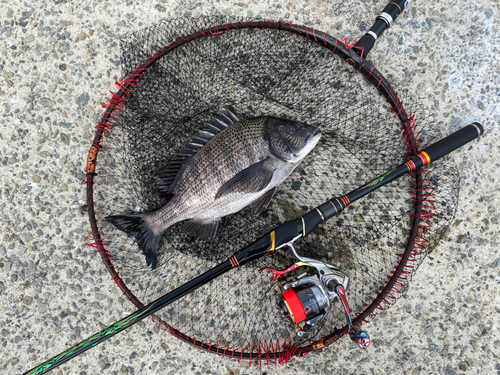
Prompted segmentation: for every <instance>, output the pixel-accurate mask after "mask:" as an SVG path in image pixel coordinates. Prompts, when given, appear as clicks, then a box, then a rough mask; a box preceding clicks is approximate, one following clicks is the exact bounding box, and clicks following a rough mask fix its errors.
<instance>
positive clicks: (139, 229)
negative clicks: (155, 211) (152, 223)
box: [106, 213, 161, 269]
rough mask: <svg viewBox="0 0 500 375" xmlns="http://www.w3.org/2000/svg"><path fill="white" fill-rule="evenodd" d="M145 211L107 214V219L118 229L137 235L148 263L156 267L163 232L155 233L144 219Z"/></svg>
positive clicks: (153, 267) (138, 242) (136, 237)
mask: <svg viewBox="0 0 500 375" xmlns="http://www.w3.org/2000/svg"><path fill="white" fill-rule="evenodd" d="M145 215H146V214H145V213H141V214H131V215H114V216H107V217H106V221H108V222H110V223H112V224H113V225H114V226H115V227H117V228H118V229H120V230H122V231H124V232H125V233H127V234H130V235H132V236H134V237H135V239H136V240H137V244H138V245H139V248H140V249H141V250H142V252H143V253H144V255H145V256H146V263H147V265H148V266H151V268H152V269H155V268H156V266H157V264H158V256H157V254H158V246H159V244H160V237H161V234H157V235H155V234H154V233H153V231H152V230H151V228H150V227H149V225H148V223H147V222H146V221H144V216H145Z"/></svg>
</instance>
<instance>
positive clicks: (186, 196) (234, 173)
mask: <svg viewBox="0 0 500 375" xmlns="http://www.w3.org/2000/svg"><path fill="white" fill-rule="evenodd" d="M316 130H317V127H314V126H310V125H307V124H304V123H301V122H298V121H292V120H285V119H281V118H276V117H266V116H264V117H257V118H252V119H245V120H238V118H237V117H236V116H235V115H234V114H233V113H231V112H229V111H227V113H226V114H222V113H220V120H219V119H212V122H211V123H210V124H208V125H206V126H205V128H204V130H202V131H200V132H199V134H198V136H197V137H196V138H195V139H194V141H193V142H191V143H189V144H188V145H187V146H186V148H185V149H183V150H181V151H180V152H179V154H178V155H177V157H176V158H175V159H174V160H173V161H172V162H171V163H170V164H169V165H168V166H167V167H166V168H165V169H164V170H163V171H161V172H160V173H159V183H158V184H159V188H160V191H161V192H163V193H164V194H173V197H172V199H171V200H170V201H169V202H168V203H167V204H166V205H165V206H163V207H162V208H160V209H159V210H157V211H151V212H145V213H141V214H132V215H117V216H108V217H107V218H106V220H107V221H109V222H111V223H113V224H114V225H115V226H116V227H117V228H119V229H121V230H123V231H125V232H126V233H128V234H131V235H133V236H134V237H135V238H136V239H137V242H138V245H139V247H140V248H141V250H142V251H143V253H144V254H145V255H146V261H147V264H148V265H151V266H152V268H156V265H157V262H158V260H157V250H158V244H159V241H160V237H161V233H162V232H163V231H164V230H165V229H167V228H168V227H170V226H171V225H173V224H175V223H177V222H180V221H184V220H188V219H189V221H188V222H187V223H186V224H184V229H185V230H187V231H189V232H191V233H193V234H197V235H199V236H201V237H212V238H214V237H215V235H216V232H217V227H218V225H219V222H220V219H221V218H222V217H223V216H226V215H230V214H233V213H236V212H238V211H240V210H241V209H243V208H244V207H247V206H248V205H252V208H253V212H254V213H260V212H261V211H262V210H263V209H264V208H266V207H267V205H268V204H269V202H270V200H271V198H272V196H273V194H274V192H275V191H276V187H277V186H278V185H279V184H281V183H282V182H283V181H284V180H285V179H286V178H287V177H288V176H289V175H290V173H292V171H293V170H294V169H295V168H296V167H297V166H298V165H299V163H300V162H301V161H302V159H303V158H304V157H305V156H306V155H307V154H308V153H309V152H310V151H311V150H312V149H313V148H314V146H316V144H317V143H318V141H319V139H320V137H321V134H315V133H316Z"/></svg>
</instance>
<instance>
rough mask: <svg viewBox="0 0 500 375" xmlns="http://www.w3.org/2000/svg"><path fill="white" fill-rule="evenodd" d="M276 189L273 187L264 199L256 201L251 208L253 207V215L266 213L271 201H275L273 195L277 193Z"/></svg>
mask: <svg viewBox="0 0 500 375" xmlns="http://www.w3.org/2000/svg"><path fill="white" fill-rule="evenodd" d="M276 189H277V188H276V187H273V188H272V189H271V190H269V191H268V192H267V193H265V194H264V195H263V196H262V197H260V198H259V199H257V200H256V201H254V202H253V203H252V204H251V206H250V207H252V213H253V214H254V215H258V214H260V213H261V212H262V211H264V210H265V209H266V208H267V206H269V202H271V199H273V195H274V193H275V192H276Z"/></svg>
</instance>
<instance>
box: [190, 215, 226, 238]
mask: <svg viewBox="0 0 500 375" xmlns="http://www.w3.org/2000/svg"><path fill="white" fill-rule="evenodd" d="M219 223H220V218H216V219H214V221H211V222H209V223H205V222H200V221H197V220H196V219H192V220H189V221H188V222H187V223H185V224H184V225H183V226H182V229H183V230H184V231H186V232H189V233H191V234H194V235H196V236H199V237H200V238H210V239H211V240H212V241H213V240H214V239H215V236H216V235H217V229H218V228H219Z"/></svg>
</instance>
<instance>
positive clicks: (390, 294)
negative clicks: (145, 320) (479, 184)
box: [84, 21, 434, 365]
mask: <svg viewBox="0 0 500 375" xmlns="http://www.w3.org/2000/svg"><path fill="white" fill-rule="evenodd" d="M244 28H246V29H266V30H269V29H274V30H276V31H277V32H289V33H293V34H297V35H300V36H302V37H304V38H307V39H310V40H312V41H314V42H315V43H317V44H319V45H321V46H323V47H324V48H326V49H328V50H330V51H331V52H333V53H334V54H336V55H337V56H339V57H340V58H341V59H343V60H345V61H347V62H348V63H349V64H350V65H352V67H353V69H356V70H357V71H358V72H359V73H361V74H362V75H364V76H365V77H366V79H367V80H368V81H369V82H370V83H372V84H373V85H374V86H375V88H376V89H377V91H378V92H379V93H380V94H381V95H382V96H384V97H385V98H386V101H387V102H388V103H389V104H390V105H391V106H392V108H393V109H392V112H394V113H395V114H396V115H397V116H398V117H399V119H400V121H401V136H402V138H403V139H404V141H405V144H406V147H407V150H408V155H409V156H411V155H413V154H415V153H417V152H418V151H420V149H421V148H420V147H419V144H420V142H421V141H420V138H419V133H418V132H417V130H416V118H415V116H414V115H413V114H411V113H407V112H406V111H405V109H404V105H403V104H404V103H403V101H402V100H401V99H400V97H399V94H398V93H397V92H396V91H394V90H393V88H392V86H391V84H390V83H389V82H388V81H387V80H386V79H385V78H384V77H383V75H382V74H381V73H380V72H379V71H378V70H377V69H376V68H375V67H374V66H373V65H371V64H370V63H369V62H367V61H366V60H364V59H363V51H360V54H359V55H358V54H357V53H356V52H355V51H354V49H356V48H357V47H355V46H353V45H351V44H349V43H348V42H349V40H348V39H344V40H342V41H341V40H339V39H337V38H334V37H331V36H329V35H328V34H326V33H325V32H321V31H318V30H315V29H314V28H308V27H307V26H305V25H302V26H299V25H292V24H290V23H285V22H282V21H247V22H243V21H239V22H234V23H231V22H229V23H224V24H221V25H216V26H213V27H210V28H208V29H204V30H199V31H196V32H193V33H191V34H189V35H186V36H184V37H180V38H178V39H176V40H175V41H173V42H172V43H170V44H169V45H167V46H165V47H163V48H161V49H159V50H158V51H157V52H156V54H154V55H153V56H151V57H149V58H148V59H146V60H145V61H144V62H143V63H142V64H140V65H139V66H138V67H137V68H136V69H135V70H134V71H133V72H132V73H131V74H130V75H129V76H128V77H127V78H125V79H124V80H121V81H118V82H116V85H117V87H118V91H117V92H116V93H114V92H111V95H112V97H111V99H109V100H108V102H107V103H106V105H104V106H103V107H104V108H105V111H104V113H103V114H102V116H101V119H100V121H99V123H98V124H97V125H96V127H95V136H94V140H93V141H92V145H91V148H90V151H89V154H88V159H87V166H86V168H85V172H86V175H85V181H84V183H85V184H86V189H87V211H88V215H89V222H90V227H91V232H90V235H89V236H88V240H89V243H88V245H87V246H90V247H93V248H94V249H95V251H96V252H97V253H98V254H99V255H100V257H101V260H102V261H103V263H104V265H105V267H106V269H107V270H108V272H109V273H110V274H111V278H112V280H114V281H115V283H116V284H117V285H118V287H119V288H120V289H121V290H122V292H123V294H124V295H125V296H126V297H127V299H128V300H129V301H131V302H132V303H133V304H134V305H135V306H136V307H137V308H141V307H143V306H144V304H143V303H142V302H141V301H140V300H139V299H138V298H137V297H136V296H135V295H134V293H133V292H132V291H131V290H130V289H129V288H128V287H127V285H126V284H125V282H124V281H123V280H122V279H121V277H120V275H119V273H118V272H117V270H116V269H115V266H114V265H113V257H112V255H111V254H110V252H109V251H108V250H107V249H106V246H107V244H106V243H105V242H104V239H103V238H102V237H101V234H100V232H99V227H98V223H97V219H96V215H95V211H94V199H93V186H94V184H95V180H94V177H95V176H96V161H97V156H98V154H99V152H100V151H103V150H104V149H103V148H102V141H103V139H104V137H105V136H106V135H107V134H109V132H110V131H111V127H112V125H113V123H114V122H115V121H116V119H117V118H118V116H120V113H121V111H122V110H123V105H124V103H125V102H126V100H127V99H128V98H129V97H131V96H132V95H133V93H134V87H136V85H137V83H138V82H139V81H140V80H141V78H142V76H143V75H144V73H145V72H146V71H147V70H148V69H149V68H150V67H152V66H153V65H154V64H155V62H156V61H158V60H159V59H161V58H163V57H164V56H166V55H168V54H170V53H173V52H174V51H175V50H176V49H178V48H181V47H182V46H183V45H185V44H188V43H193V42H196V41H197V40H199V39H200V38H209V37H217V36H219V35H222V34H224V33H226V32H237V31H238V30H240V29H244ZM425 173H426V172H425V171H421V172H414V173H412V174H411V176H412V178H413V180H414V185H413V190H412V195H413V197H412V201H413V205H414V213H413V215H411V217H412V225H411V230H410V235H409V236H408V238H407V242H406V245H405V249H404V252H403V253H402V254H400V260H399V261H398V263H397V265H395V266H394V271H393V272H392V275H391V276H389V278H388V280H387V283H386V284H385V285H384V286H381V287H380V292H379V293H378V294H377V295H376V296H375V297H372V302H371V303H370V304H369V305H366V308H365V310H364V311H363V312H361V313H358V314H357V316H356V318H355V319H353V323H354V325H358V326H359V325H362V324H365V323H367V322H369V321H370V319H371V318H372V317H374V316H375V315H376V312H377V311H382V310H384V309H386V308H387V307H389V306H391V305H392V304H393V303H394V302H395V300H396V299H397V297H398V296H399V295H401V294H402V293H404V291H405V290H406V288H407V286H408V283H409V281H410V279H411V275H412V274H413V272H414V271H415V267H416V266H415V265H417V264H418V261H419V260H420V257H421V256H422V251H423V250H424V249H425V246H426V244H427V242H428V240H427V235H428V230H429V228H430V227H431V223H430V219H432V218H433V217H434V214H433V206H432V203H433V199H432V198H433V194H432V191H429V189H431V188H428V187H426V186H425V184H426V183H427V182H429V181H428V180H426V179H425ZM151 318H152V320H153V321H154V322H155V323H156V324H158V325H159V326H160V327H161V328H163V329H164V330H165V331H167V332H168V333H170V334H171V335H173V336H174V337H176V338H178V339H180V340H182V341H185V342H186V343H188V344H190V345H192V346H193V347H197V348H199V349H200V350H204V351H207V352H211V353H214V354H217V355H219V356H222V357H226V356H227V357H229V358H231V359H233V358H234V359H237V360H238V361H241V360H242V359H248V360H249V364H250V365H251V364H252V362H253V360H258V363H259V364H260V365H262V364H263V361H264V362H265V364H286V363H287V362H288V361H289V360H290V359H291V358H292V357H294V356H298V357H302V356H305V355H306V354H308V353H310V352H315V351H317V350H320V349H323V348H325V347H327V346H329V345H331V344H332V343H334V342H336V341H337V340H338V339H339V338H340V337H342V336H343V335H345V334H346V333H347V329H346V327H343V328H341V329H337V330H334V331H333V332H331V333H330V334H329V335H327V336H325V337H323V338H321V339H319V340H316V341H314V342H309V344H308V345H305V346H302V347H299V346H297V345H293V344H289V343H287V342H284V343H280V342H279V340H276V341H270V342H267V341H265V342H254V343H252V344H250V343H249V344H247V345H246V346H240V347H230V348H228V347H220V346H219V345H214V344H211V343H207V342H203V341H199V340H196V339H195V338H192V337H189V336H186V335H185V334H183V333H182V332H180V331H179V330H176V329H175V328H173V327H171V326H170V325H169V324H168V323H167V322H165V321H163V320H162V319H161V318H159V317H157V316H154V315H152V316H151Z"/></svg>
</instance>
